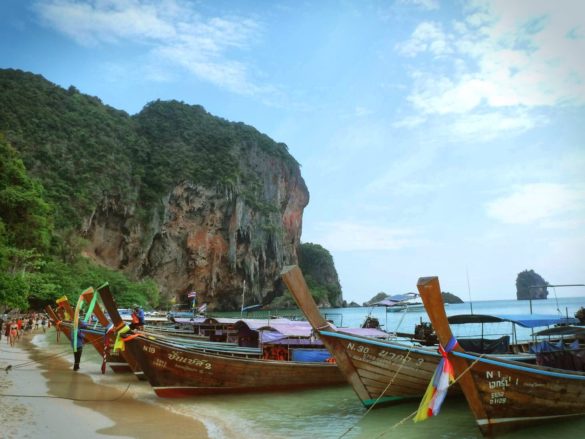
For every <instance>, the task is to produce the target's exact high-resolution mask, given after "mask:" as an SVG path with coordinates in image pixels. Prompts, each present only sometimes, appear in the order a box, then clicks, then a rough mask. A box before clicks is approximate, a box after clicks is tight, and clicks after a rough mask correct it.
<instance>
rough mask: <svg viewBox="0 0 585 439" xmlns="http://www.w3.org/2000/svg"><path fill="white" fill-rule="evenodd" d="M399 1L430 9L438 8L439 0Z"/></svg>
mask: <svg viewBox="0 0 585 439" xmlns="http://www.w3.org/2000/svg"><path fill="white" fill-rule="evenodd" d="M400 3H402V4H405V5H413V6H418V7H419V8H421V9H426V10H427V11H432V10H435V9H439V0H400Z"/></svg>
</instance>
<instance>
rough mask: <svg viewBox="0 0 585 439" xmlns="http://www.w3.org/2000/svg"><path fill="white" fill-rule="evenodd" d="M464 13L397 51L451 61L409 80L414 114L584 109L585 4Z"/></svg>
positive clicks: (520, 4)
mask: <svg viewBox="0 0 585 439" xmlns="http://www.w3.org/2000/svg"><path fill="white" fill-rule="evenodd" d="M466 12H467V16H466V17H465V20H464V21H458V22H451V23H436V22H435V23H430V22H422V23H420V24H419V25H418V26H417V27H416V29H415V30H414V31H413V33H412V36H411V38H410V39H409V40H407V41H405V42H403V43H401V44H399V45H397V50H398V52H399V53H402V54H404V55H408V56H415V55H417V54H421V53H427V54H430V55H432V56H434V57H437V56H438V55H441V57H442V58H441V59H444V57H445V56H447V55H450V54H452V55H453V56H452V57H451V58H450V63H451V64H450V65H445V64H443V63H437V64H435V65H434V68H431V69H430V70H429V69H428V68H426V69H425V73H424V74H423V73H420V71H415V73H414V74H413V80H414V82H415V87H414V89H413V91H412V93H411V95H410V97H409V100H410V102H411V103H412V104H413V105H414V106H415V107H416V108H417V109H418V110H419V111H420V112H422V113H425V114H445V113H466V112H471V111H473V110H475V109H478V108H480V107H481V106H488V107H492V108H504V107H525V108H533V107H544V106H557V105H567V104H575V105H584V104H585V58H584V57H583V56H581V54H583V53H585V38H582V37H581V36H582V34H583V29H585V2H581V1H580V0H573V1H565V2H563V5H562V7H559V5H557V4H555V3H553V2H549V1H516V2H510V1H507V0H498V1H490V2H486V1H476V2H473V3H471V5H470V6H468V8H467V11H466ZM449 70H451V71H452V72H451V73H446V72H448V71H449Z"/></svg>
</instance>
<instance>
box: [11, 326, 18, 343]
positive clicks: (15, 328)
mask: <svg viewBox="0 0 585 439" xmlns="http://www.w3.org/2000/svg"><path fill="white" fill-rule="evenodd" d="M17 338H18V323H16V322H15V321H14V320H13V321H12V322H10V346H11V347H14V343H16V339H17Z"/></svg>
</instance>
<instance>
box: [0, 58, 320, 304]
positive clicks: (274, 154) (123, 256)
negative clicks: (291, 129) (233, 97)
mask: <svg viewBox="0 0 585 439" xmlns="http://www.w3.org/2000/svg"><path fill="white" fill-rule="evenodd" d="M0 136H5V138H6V140H7V141H8V142H10V143H11V144H12V145H13V147H14V148H15V149H16V150H17V151H18V152H19V154H20V155H21V156H22V158H23V161H24V163H25V165H26V168H27V170H28V171H29V172H30V174H31V176H33V177H34V178H37V179H38V180H39V181H40V182H41V183H42V184H43V186H44V188H45V190H46V194H45V195H46V198H47V200H48V201H49V202H50V203H51V205H52V206H54V216H55V230H56V232H57V234H58V235H59V238H60V241H59V245H58V246H54V248H53V250H54V251H55V252H56V253H59V254H58V257H59V258H61V259H63V260H73V259H74V258H75V257H77V253H78V251H79V247H80V240H79V239H77V238H78V236H79V235H80V236H82V237H83V238H85V240H84V241H83V242H84V243H85V245H84V247H85V248H84V249H83V254H84V255H85V256H86V257H88V258H91V259H92V260H93V261H95V262H97V263H98V264H101V265H104V266H107V267H110V268H113V269H116V270H123V271H124V272H125V273H127V274H128V275H129V276H130V277H132V278H134V279H141V278H143V277H147V276H149V277H152V278H153V279H154V280H155V281H156V283H157V284H158V286H159V287H160V290H161V291H162V292H163V293H164V294H166V295H167V296H170V297H172V296H176V297H177V299H178V302H179V303H181V302H186V294H187V292H189V291H192V290H195V291H197V292H198V293H199V303H202V302H203V301H205V302H209V303H210V308H214V307H215V308H221V309H239V307H240V306H241V292H242V285H243V284H244V281H245V285H246V290H247V291H246V305H249V304H256V303H266V302H268V301H270V299H271V298H272V297H274V296H276V295H279V294H281V292H282V291H281V288H282V286H281V285H280V282H279V272H280V269H281V267H282V266H283V265H288V264H296V263H298V255H297V251H298V246H299V245H300V236H301V224H302V216H303V209H304V207H305V206H306V205H307V203H308V201H309V194H308V190H307V188H306V186H305V183H304V181H303V178H302V177H301V173H300V168H299V164H298V163H297V162H296V160H295V159H294V158H293V157H292V156H291V155H290V153H289V152H288V148H287V146H286V145H284V144H282V143H277V142H275V141H273V140H272V139H270V138H269V137H268V136H266V135H264V134H262V133H260V132H258V131H257V130H256V129H255V128H253V127H251V126H248V125H245V124H243V123H239V122H231V121H227V120H225V119H221V118H219V117H216V116H213V115H211V114H209V113H208V112H207V111H205V109H204V108H203V107H201V106H197V105H187V104H184V103H181V102H177V101H169V102H161V101H156V102H152V103H150V104H147V105H146V106H145V108H144V109H143V110H142V111H141V112H140V113H138V114H136V115H134V116H130V115H128V114H127V113H125V112H123V111H120V110H117V109H115V108H112V107H109V106H107V105H104V104H103V103H102V102H101V101H100V100H99V99H98V98H95V97H91V96H87V95H84V94H82V93H80V92H79V90H77V89H76V88H75V87H73V86H71V87H69V88H68V89H67V90H65V89H63V88H61V87H59V86H57V85H55V84H52V83H50V82H49V81H47V80H46V79H44V78H43V77H42V76H39V75H33V74H30V73H27V72H22V71H18V70H10V69H8V70H3V69H0ZM106 280H107V279H100V281H106Z"/></svg>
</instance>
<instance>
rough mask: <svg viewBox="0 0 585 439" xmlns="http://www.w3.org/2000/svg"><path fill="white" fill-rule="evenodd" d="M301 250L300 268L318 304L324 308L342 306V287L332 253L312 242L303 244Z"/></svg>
mask: <svg viewBox="0 0 585 439" xmlns="http://www.w3.org/2000/svg"><path fill="white" fill-rule="evenodd" d="M299 250H300V251H299V267H300V268H301V270H302V272H303V275H304V276H305V279H306V280H307V285H308V287H309V289H310V290H311V294H312V295H313V297H314V298H315V300H316V302H317V303H318V304H321V305H324V306H334V307H336V306H337V307H338V306H342V305H343V297H342V292H341V285H340V284H339V277H338V275H337V270H336V269H335V264H334V263H333V256H331V253H329V251H328V250H327V249H326V248H324V247H322V246H320V245H319V244H312V243H310V242H306V243H303V244H301V246H300V249H299Z"/></svg>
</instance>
